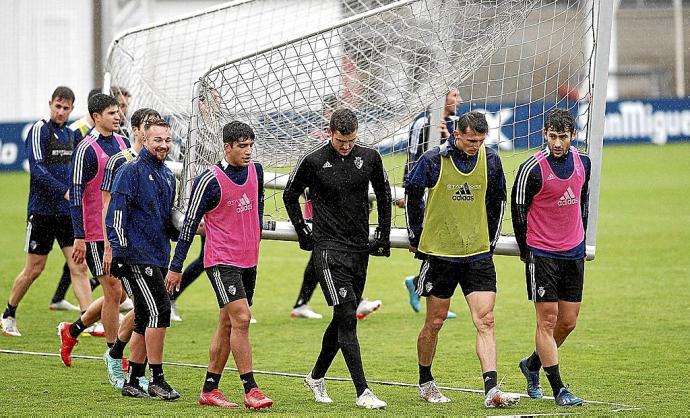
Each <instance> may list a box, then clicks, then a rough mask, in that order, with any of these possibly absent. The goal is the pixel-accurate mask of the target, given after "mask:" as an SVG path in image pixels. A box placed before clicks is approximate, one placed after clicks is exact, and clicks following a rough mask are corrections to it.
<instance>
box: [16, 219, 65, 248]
mask: <svg viewBox="0 0 690 418" xmlns="http://www.w3.org/2000/svg"><path fill="white" fill-rule="evenodd" d="M55 240H57V242H58V245H59V246H60V248H65V247H71V246H72V245H74V232H73V231H72V218H71V217H70V216H69V215H64V216H63V215H41V214H38V213H32V214H31V215H29V219H28V220H27V222H26V244H25V245H24V251H26V252H27V253H29V254H37V255H48V253H49V252H50V251H51V250H52V249H53V243H54V242H55Z"/></svg>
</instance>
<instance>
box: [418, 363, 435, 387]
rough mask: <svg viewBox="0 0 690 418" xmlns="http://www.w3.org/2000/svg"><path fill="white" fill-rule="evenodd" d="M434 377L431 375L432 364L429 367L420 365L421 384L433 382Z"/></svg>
mask: <svg viewBox="0 0 690 418" xmlns="http://www.w3.org/2000/svg"><path fill="white" fill-rule="evenodd" d="M432 380H434V377H433V376H432V375H431V364H430V365H428V366H422V365H421V364H420V365H419V384H420V385H422V384H424V383H426V382H431V381H432Z"/></svg>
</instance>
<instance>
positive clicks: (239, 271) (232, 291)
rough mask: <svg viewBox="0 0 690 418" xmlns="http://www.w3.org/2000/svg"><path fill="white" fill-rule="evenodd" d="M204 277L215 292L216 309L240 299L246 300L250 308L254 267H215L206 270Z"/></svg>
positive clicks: (252, 294) (254, 279)
mask: <svg viewBox="0 0 690 418" xmlns="http://www.w3.org/2000/svg"><path fill="white" fill-rule="evenodd" d="M206 275H208V279H209V280H210V281H211V286H213V291H214V292H216V299H217V300H218V307H219V308H221V309H223V307H224V306H225V305H227V304H228V303H230V302H234V301H236V300H240V299H247V303H248V304H249V306H252V299H253V298H254V288H255V287H256V267H248V268H243V267H235V266H230V265H224V264H220V265H216V266H211V267H209V268H207V269H206Z"/></svg>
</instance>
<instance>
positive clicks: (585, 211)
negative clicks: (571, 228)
mask: <svg viewBox="0 0 690 418" xmlns="http://www.w3.org/2000/svg"><path fill="white" fill-rule="evenodd" d="M580 158H581V159H582V165H584V166H585V184H583V185H582V191H581V192H580V210H581V212H582V226H583V227H584V229H585V234H586V233H587V221H588V220H589V179H590V176H591V174H592V162H591V160H590V159H589V157H588V156H586V155H580Z"/></svg>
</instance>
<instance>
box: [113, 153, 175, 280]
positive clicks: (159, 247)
mask: <svg viewBox="0 0 690 418" xmlns="http://www.w3.org/2000/svg"><path fill="white" fill-rule="evenodd" d="M174 199H175V176H174V175H173V173H172V171H170V169H169V168H168V167H166V166H165V164H164V163H163V162H162V161H158V160H157V159H156V158H155V157H154V156H153V155H151V154H150V153H149V152H148V151H146V149H142V150H141V152H140V153H139V156H138V157H137V158H135V159H133V160H132V161H129V162H127V163H125V164H124V165H122V167H120V169H119V170H118V172H117V174H116V175H115V182H114V183H113V189H112V197H111V200H110V205H109V206H108V212H107V213H106V217H105V225H106V232H107V234H108V241H109V242H110V245H111V246H112V248H113V258H120V259H123V260H124V261H125V262H126V263H127V264H150V265H154V266H158V267H161V268H167V267H168V263H169V261H170V240H171V239H177V230H176V229H175V227H174V226H173V224H172V208H173V201H174Z"/></svg>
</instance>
